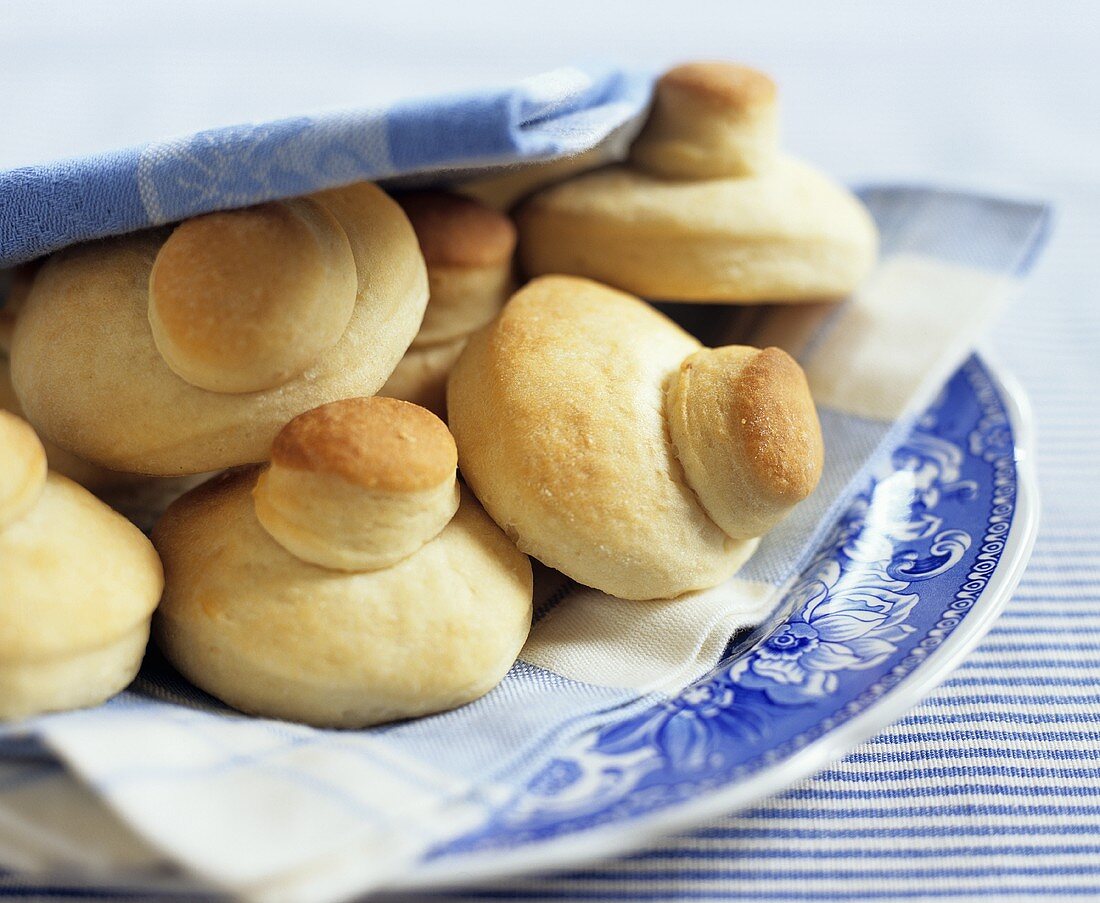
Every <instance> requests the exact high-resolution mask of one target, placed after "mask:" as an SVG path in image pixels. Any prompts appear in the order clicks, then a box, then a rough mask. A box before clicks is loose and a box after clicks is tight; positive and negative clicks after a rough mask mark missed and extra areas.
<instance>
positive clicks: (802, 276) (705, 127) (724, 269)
mask: <svg viewBox="0 0 1100 903" xmlns="http://www.w3.org/2000/svg"><path fill="white" fill-rule="evenodd" d="M774 94H775V89H774V85H773V84H772V83H771V81H770V79H768V78H767V76H765V75H763V74H761V73H757V72H754V71H753V70H749V69H745V68H744V67H738V66H732V65H728V64H714V63H706V64H690V65H687V66H682V67H678V68H677V69H673V70H672V71H671V72H669V73H668V74H667V75H666V76H665V77H664V78H663V79H662V80H661V81H660V83H659V84H658V88H657V95H656V100H655V103H654V107H653V111H652V113H651V116H650V119H649V121H648V122H647V125H646V127H645V128H644V129H643V131H642V133H641V135H640V136H639V137H638V139H637V141H636V142H635V144H634V146H633V148H632V150H631V156H630V161H629V163H628V164H626V165H619V166H609V167H606V168H604V169H601V170H597V171H595V172H590V173H585V174H583V175H581V176H578V177H576V178H574V179H569V180H567V181H565V182H562V183H560V184H558V185H555V186H553V187H551V188H548V189H545V190H543V191H540V192H539V193H537V194H535V195H534V196H533V197H532V198H531V199H530V200H528V201H527V203H525V204H524V205H523V206H522V207H521V208H520V210H519V212H518V213H517V224H518V227H519V233H520V242H519V248H520V260H521V262H522V264H523V267H524V269H525V271H526V272H527V274H528V275H531V276H537V275H541V274H549V273H567V274H571V275H577V276H587V277H589V278H592V279H598V280H600V281H602V282H606V283H607V284H609V285H613V286H616V287H617V288H621V289H625V290H627V291H630V292H634V293H636V294H639V295H642V296H643V297H646V298H651V299H654V300H664V301H702V302H722V303H746V302H756V301H776V302H798V301H815V300H822V299H830V298H839V297H843V296H844V295H846V294H848V293H849V292H851V291H852V290H853V289H854V288H855V287H856V286H857V285H858V284H859V282H860V281H861V280H862V279H863V278H864V276H866V275H867V273H868V272H869V271H870V268H871V266H872V265H873V263H874V259H875V254H876V250H877V244H878V235H877V232H876V229H875V226H874V223H873V222H872V220H871V217H870V215H869V214H868V213H867V211H866V209H864V207H863V205H862V204H861V203H860V202H859V201H858V200H857V199H856V198H855V197H854V196H853V195H852V194H851V193H850V192H848V191H847V190H845V189H844V188H842V187H841V186H839V185H837V184H836V183H834V182H833V181H832V180H830V179H829V178H827V177H826V176H824V175H823V174H821V173H820V172H818V171H816V170H815V169H813V168H812V167H810V166H808V165H806V164H805V163H801V162H798V161H796V160H794V159H792V158H790V157H787V156H785V155H783V154H780V153H778V152H777V150H776V140H775V132H776V130H775V123H774V116H775V97H774Z"/></svg>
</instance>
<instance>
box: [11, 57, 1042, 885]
mask: <svg viewBox="0 0 1100 903" xmlns="http://www.w3.org/2000/svg"><path fill="white" fill-rule="evenodd" d="M649 87H650V81H649V80H648V79H645V78H641V77H638V76H633V75H629V74H623V73H616V72H604V73H585V72H582V71H581V70H577V69H568V70H559V71H557V72H554V73H549V74H546V75H543V76H537V77H535V78H533V79H529V80H527V81H525V82H523V83H521V84H520V85H517V86H515V87H514V88H512V89H507V90H502V91H496V92H489V93H485V94H479V95H475V96H464V97H457V98H443V99H434V100H427V101H421V102H417V103H407V104H398V105H395V106H393V107H390V108H387V109H384V110H373V111H366V112H360V113H354V114H352V113H349V114H344V115H342V116H333V117H325V118H321V119H297V120H288V121H284V122H279V123H273V124H269V125H261V126H247V127H242V128H238V129H223V130H218V131H214V132H208V133H202V134H199V135H195V136H191V137H189V138H185V139H179V140H175V141H170V142H165V143H163V144H154V145H148V146H146V147H143V148H138V149H132V150H128V151H124V152H120V153H119V154H115V155H107V156H103V157H98V158H95V159H90V160H78V161H72V162H70V163H65V164H58V165H54V166H51V167H42V168H31V169H25V170H20V171H16V172H8V173H0V236H2V242H3V243H2V246H0V247H2V251H0V262H6V263H13V262H16V261H19V260H22V259H26V258H28V257H31V256H34V255H37V254H40V253H42V252H44V251H47V250H50V249H53V248H56V247H59V246H62V245H64V244H66V243H69V242H72V241H75V240H80V239H86V238H91V237H95V236H101V235H107V234H114V233H118V232H123V231H126V230H129V229H135V228H140V227H143V226H147V225H150V224H154V223H160V222H166V221H171V220H173V219H177V218H179V217H182V216H187V215H191V214H195V213H199V212H203V211H206V210H211V209H216V208H220V207H227V206H236V205H241V204H247V203H252V202H256V201H260V200H265V199H269V198H272V197H279V196H286V195H294V194H300V193H304V192H307V191H312V190H315V189H318V188H322V187H326V186H330V185H334V184H339V183H342V182H347V181H351V180H355V179H360V178H379V177H383V176H396V175H420V176H423V175H425V174H434V177H435V178H437V179H438V180H441V181H447V182H454V181H456V180H460V179H461V178H464V177H468V176H469V175H471V174H473V173H476V172H481V173H484V172H487V171H493V170H495V169H497V168H501V167H507V166H514V165H517V164H523V163H529V162H531V161H537V160H550V159H556V158H560V157H562V156H566V155H574V154H580V153H582V152H586V151H591V150H592V149H594V148H599V149H600V150H601V152H600V153H597V154H596V156H597V157H600V158H606V159H613V158H615V157H617V156H621V154H622V151H623V149H624V147H625V144H626V140H627V139H628V138H629V136H630V135H631V134H632V133H633V130H634V129H635V128H636V127H637V124H638V121H639V119H640V117H641V115H642V113H643V112H644V109H645V106H646V104H647V102H648V96H649ZM863 197H864V200H865V202H866V203H867V204H868V206H869V207H870V209H871V211H872V213H873V214H874V216H875V219H876V220H877V222H878V224H879V228H880V230H881V233H882V256H881V260H880V262H879V264H878V266H877V268H876V270H875V272H874V273H873V275H872V276H871V278H870V279H869V280H868V282H867V283H866V285H865V286H864V287H863V288H862V289H861V290H860V291H859V292H858V293H857V294H856V295H855V296H854V297H853V298H851V299H849V300H848V301H847V302H845V303H844V304H843V305H840V306H832V307H821V306H810V307H804V308H782V309H779V308H777V309H775V310H773V311H771V312H768V313H766V314H765V315H764V316H762V317H760V318H758V319H757V321H756V322H755V323H754V324H753V325H752V328H751V330H750V334H749V335H747V336H744V335H741V336H733V335H730V336H728V338H729V339H734V338H748V339H749V340H754V341H757V342H768V343H771V344H779V345H783V346H786V347H788V348H789V349H790V350H792V351H793V352H794V353H795V354H796V356H798V357H799V358H800V360H801V362H802V364H803V366H804V367H805V369H806V372H807V375H808V377H809V380H810V385H811V389H812V390H813V392H814V395H815V397H816V399H817V401H818V404H819V408H820V414H821V420H822V425H823V429H824V433H825V444H826V468H825V473H824V476H823V478H822V481H821V485H820V487H819V488H818V490H817V492H816V493H815V494H814V496H813V497H812V498H811V499H810V500H809V501H808V502H806V503H804V504H803V505H801V506H800V507H799V508H798V509H797V510H796V512H795V513H794V514H793V515H792V516H791V517H790V518H788V520H787V521H785V522H784V523H783V524H782V525H781V527H780V528H778V529H777V530H776V531H774V532H773V533H772V534H770V535H769V536H768V537H766V538H765V539H764V541H763V542H762V544H761V546H760V549H759V551H758V552H757V554H756V555H755V556H754V558H753V559H752V560H751V561H750V562H749V563H748V565H747V566H746V567H745V568H744V570H743V571H742V572H741V573H740V574H738V575H737V576H736V577H735V578H733V579H732V580H730V581H729V582H728V583H726V584H724V585H723V586H720V587H716V588H714V589H712V590H708V591H706V592H702V593H697V594H694V595H691V596H688V597H685V598H682V599H678V600H674V601H669V602H656V603H641V604H640V603H634V602H623V601H620V600H616V599H612V598H610V597H607V596H605V595H603V594H601V593H598V592H596V591H593V590H589V589H585V588H583V587H578V586H576V585H574V584H572V583H571V582H569V581H568V580H565V579H564V578H561V577H560V576H557V575H555V574H553V573H551V572H548V571H545V570H541V569H540V580H539V583H540V586H539V597H538V599H537V600H536V603H537V608H538V613H539V619H538V622H537V623H536V625H535V628H534V630H533V632H532V635H531V639H530V641H529V642H528V644H527V646H526V647H525V649H524V651H523V653H522V655H521V660H520V661H519V662H518V663H517V664H516V666H515V667H514V668H513V669H512V671H511V672H510V673H509V675H508V676H507V677H506V679H505V680H504V682H503V683H502V684H501V686H500V687H498V688H497V689H496V690H494V691H493V692H492V693H490V694H489V695H488V696H486V697H485V698H484V699H482V700H479V701H478V702H476V703H474V704H472V705H469V706H466V707H464V708H462V709H460V710H458V711H455V712H450V713H446V714H443V715H438V716H434V717H430V718H424V719H420V720H417V721H413V722H408V723H403V724H397V725H391V726H386V727H382V728H376V729H373V730H367V731H325V730H316V729H313V728H308V727H303V726H299V725H293V724H287V723H282V722H276V721H267V720H263V719H256V718H250V717H246V716H243V715H240V714H237V713H234V712H232V711H230V710H228V709H226V708H224V707H223V706H221V705H219V704H218V703H217V702H216V701H215V700H213V699H211V698H210V697H208V696H206V695H205V694H203V693H201V692H199V691H197V690H195V689H194V688H192V687H190V686H188V685H187V684H186V683H185V682H184V681H182V679H181V678H179V677H178V676H177V675H176V674H175V673H174V672H173V671H172V670H171V669H170V668H168V666H167V665H165V664H164V663H163V661H162V660H160V658H159V657H158V656H157V655H156V654H155V653H153V654H151V656H150V658H149V660H148V661H147V663H146V667H145V668H144V670H143V672H142V675H141V676H140V677H139V679H138V681H137V682H136V683H135V685H134V686H133V687H132V688H131V689H130V690H129V691H127V692H126V693H124V694H122V695H121V696H119V697H117V698H116V699H114V700H112V701H111V702H110V703H108V704H107V705H105V706H102V707H100V708H98V709H93V710H89V711H82V712H73V713H65V714H59V715H53V716H48V717H43V718H40V719H37V720H35V721H33V722H31V723H29V724H27V725H25V726H23V727H22V728H19V729H16V730H15V731H10V730H9V731H8V733H7V736H6V737H5V736H4V735H2V734H0V756H3V755H5V754H6V756H7V761H6V762H5V763H4V764H3V767H2V768H0V869H2V868H4V867H8V868H29V867H40V868H50V869H57V868H65V867H68V868H73V867H79V868H82V869H88V868H89V867H94V866H96V865H98V866H100V867H101V868H106V869H109V870H110V871H111V874H112V875H113V876H114V878H115V880H116V882H117V880H119V876H124V875H130V876H132V879H133V880H134V881H135V882H137V883H138V885H140V886H145V885H144V884H142V882H154V881H155V879H156V877H157V876H158V875H161V874H162V871H163V869H165V868H167V867H169V866H171V867H179V868H182V869H183V870H185V871H186V872H188V873H190V874H193V875H195V876H198V878H199V879H200V880H201V881H203V882H205V883H208V884H210V885H213V886H216V887H220V888H223V889H226V890H229V891H232V892H234V893H236V894H240V895H243V896H245V897H248V898H250V899H254V900H263V901H288V903H289V901H329V900H339V899H345V898H348V897H351V896H353V895H356V894H359V893H362V892H364V891H368V890H371V889H374V888H378V887H382V886H385V885H387V884H391V883H399V882H400V880H401V877H402V875H405V874H408V873H409V872H410V871H412V870H415V869H416V868H417V867H418V864H419V863H420V862H421V861H422V858H423V857H424V856H425V854H426V853H427V851H428V850H430V849H431V848H433V847H435V846H437V845H439V844H442V843H445V842H448V841H452V840H454V839H456V838H458V837H461V836H462V835H463V834H465V833H467V832H473V831H475V830H476V829H477V828H478V826H479V825H481V824H482V823H483V822H485V821H486V819H487V818H488V816H489V813H490V812H491V811H492V810H493V808H494V806H496V805H499V803H500V802H501V801H503V800H506V799H507V798H508V797H509V796H510V795H511V794H513V793H514V792H515V790H516V788H518V787H522V786H523V783H524V781H525V780H526V779H527V778H528V777H529V776H530V775H532V774H533V773H535V772H536V771H537V770H539V769H540V768H542V767H543V766H545V765H546V763H547V762H548V761H550V760H551V759H552V758H553V757H554V755H555V751H556V750H559V749H561V748H563V747H564V746H565V745H567V744H568V743H569V742H570V741H571V740H572V739H574V738H576V737H577V736H579V735H580V734H581V733H583V731H584V730H585V729H586V728H587V727H590V726H592V725H594V724H598V723H602V722H606V721H607V720H608V719H611V718H615V717H618V716H620V715H621V714H623V713H624V712H626V711H629V710H631V709H634V708H636V707H640V706H643V705H647V704H649V703H652V702H653V701H654V700H655V699H659V698H661V697H662V696H663V695H667V694H671V693H675V692H677V691H678V690H679V689H681V688H682V687H684V686H685V685H687V684H688V683H689V682H690V681H692V680H693V679H694V678H696V677H698V676H699V675H700V674H702V673H704V672H705V671H706V670H708V669H709V668H711V667H713V666H714V665H715V664H716V663H717V661H718V659H719V658H720V656H721V654H722V651H723V649H724V647H725V645H726V643H727V641H728V640H729V638H730V636H731V635H732V634H733V633H734V632H735V631H737V630H738V629H740V628H742V627H745V626H747V625H749V624H752V623H755V622H757V621H759V620H762V619H763V618H764V617H765V616H766V615H767V614H768V612H769V611H770V609H771V608H772V606H773V605H774V604H775V602H776V600H777V599H778V598H779V597H780V596H781V594H782V592H783V590H784V588H785V586H786V585H787V583H788V581H789V580H790V578H791V577H792V576H793V575H794V574H795V573H797V570H798V566H799V564H800V562H801V560H802V558H803V556H804V555H805V554H806V553H807V552H808V551H809V550H811V549H812V548H814V546H815V539H816V538H817V537H818V536H820V535H821V534H822V533H823V532H824V531H825V530H827V529H828V528H829V526H831V524H832V521H833V518H834V516H835V514H836V513H837V512H838V511H839V510H840V509H841V507H842V505H843V503H844V501H845V498H846V495H847V493H848V492H849V488H850V487H852V486H853V485H854V484H857V483H859V482H861V474H863V473H864V472H865V469H866V468H867V467H868V466H869V465H870V464H871V463H872V462H873V461H874V460H875V459H876V458H877V457H878V456H879V455H882V454H884V453H886V452H888V451H889V449H890V447H891V443H892V442H893V439H894V437H896V436H900V435H903V434H904V431H905V429H906V427H907V426H908V423H909V420H910V419H911V418H912V417H913V416H914V415H915V414H916V413H917V412H919V411H920V410H921V409H922V408H923V407H924V405H925V404H926V403H927V402H928V401H929V400H930V399H931V398H932V396H933V395H934V394H935V393H936V392H937V390H938V389H939V387H940V386H941V385H942V383H943V381H944V379H945V377H946V376H947V375H949V374H950V373H951V372H952V371H953V370H954V368H955V367H956V366H957V365H958V364H959V363H960V362H961V361H962V360H963V358H964V357H965V356H966V355H967V354H968V352H969V351H970V349H971V348H972V346H973V344H974V341H975V339H976V338H977V337H978V335H979V333H980V331H981V329H982V327H983V325H984V324H985V322H986V321H987V320H988V319H989V318H990V316H991V315H992V314H993V313H994V312H995V311H996V310H997V308H998V306H999V305H1000V303H1001V302H1002V301H1003V300H1004V299H1005V298H1006V297H1007V296H1008V295H1009V294H1011V293H1012V292H1013V291H1014V289H1015V288H1016V286H1017V285H1018V281H1019V279H1020V278H1021V276H1022V275H1023V274H1024V272H1025V271H1026V270H1027V268H1028V265H1029V263H1030V260H1031V257H1032V256H1033V254H1034V252H1035V249H1036V248H1037V246H1038V244H1039V242H1040V240H1041V237H1042V233H1043V230H1044V226H1045V224H1046V218H1047V217H1046V211H1045V209H1044V208H1042V207H1041V206H1036V205H1030V204H1023V203H1015V202H1011V201H1003V200H996V199H991V198H983V197H976V196H973V195H967V194H960V193H955V192H945V191H938V190H934V189H923V188H904V187H883V188H871V189H868V190H866V191H865V192H864V193H863ZM721 316H722V315H721V311H720V310H719V309H716V311H715V314H714V317H715V323H716V330H717V331H718V332H719V333H720V332H721V324H720V322H719V321H720V320H721ZM709 338H711V339H712V340H714V341H720V340H722V338H723V337H722V336H721V335H720V334H717V335H712V336H710V337H709ZM62 766H63V768H62ZM43 800H48V801H49V805H41V804H40V803H41V801H43ZM36 801H37V802H36ZM107 812H110V813H111V815H110V826H109V827H104V826H103V823H104V818H105V817H106V813H107ZM455 866H456V868H457V867H460V860H456V861H455Z"/></svg>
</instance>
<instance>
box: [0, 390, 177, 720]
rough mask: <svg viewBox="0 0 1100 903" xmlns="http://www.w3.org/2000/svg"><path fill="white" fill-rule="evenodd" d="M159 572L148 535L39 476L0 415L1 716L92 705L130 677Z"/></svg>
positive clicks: (38, 456) (31, 447)
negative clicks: (146, 536)
mask: <svg viewBox="0 0 1100 903" xmlns="http://www.w3.org/2000/svg"><path fill="white" fill-rule="evenodd" d="M162 586H163V576H162V571H161V566H160V561H159V559H158V558H157V555H156V552H154V551H153V547H152V545H151V544H150V543H149V540H148V539H146V538H145V536H143V535H142V533H141V532H140V531H139V530H138V529H137V528H136V527H135V526H133V525H132V524H131V523H130V522H129V521H127V520H126V519H125V518H123V517H122V516H121V515H119V514H116V513H115V512H114V511H112V510H111V509H110V508H108V507H107V506H106V505H104V504H103V503H102V502H100V501H99V500H98V499H96V498H95V497H94V496H92V495H91V494H90V493H88V492H87V491H86V490H84V489H82V488H81V487H80V486H78V485H77V484H76V483H73V482H72V481H70V480H68V479H66V478H65V477H63V476H60V475H59V474H56V473H53V472H52V471H47V469H46V453H45V451H44V449H43V448H42V445H41V444H40V443H39V442H38V440H37V438H36V437H35V435H34V432H33V431H32V430H31V428H30V426H29V425H28V424H27V423H25V422H24V421H22V420H20V419H19V418H18V417H16V416H14V415H13V414H10V413H8V412H6V411H0V718H19V717H24V716H27V715H33V714H37V713H40V712H49V711H57V710H61V709H70V708H79V707H81V706H88V705H94V704H96V703H99V702H102V701H103V700H105V699H107V698H109V697H110V696H113V695H114V694H115V693H117V692H119V691H120V690H121V689H123V688H124V687H125V686H126V685H127V684H129V683H130V681H131V680H133V678H134V675H136V674H137V671H138V667H139V666H140V664H141V659H142V656H143V655H144V653H145V644H146V641H147V640H148V638H149V619H150V616H151V615H152V613H153V609H154V607H155V606H156V604H157V601H158V599H159V598H160V593H161V588H162Z"/></svg>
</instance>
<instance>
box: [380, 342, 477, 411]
mask: <svg viewBox="0 0 1100 903" xmlns="http://www.w3.org/2000/svg"><path fill="white" fill-rule="evenodd" d="M466 341H467V339H466V338H465V337H463V338H461V339H457V340H456V341H453V342H446V343H444V344H442V345H427V346H424V347H417V346H416V345H413V346H412V347H411V348H410V349H409V350H408V351H406V352H405V356H404V357H403V358H401V362H400V363H399V364H398V365H397V369H396V370H394V371H393V373H391V374H390V378H389V379H388V380H386V384H385V385H384V386H383V387H382V388H381V389H379V390H378V394H379V395H385V396H387V397H390V398H401V399H403V400H405V401H411V402H412V403H413V404H418V405H420V406H421V407H422V408H427V409H428V410H429V411H431V412H432V413H433V414H435V415H437V416H438V417H441V418H445V417H446V411H447V377H448V376H449V375H450V372H451V368H452V367H454V365H455V361H457V360H458V356H459V355H460V354H462V349H463V348H465V347H466Z"/></svg>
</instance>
